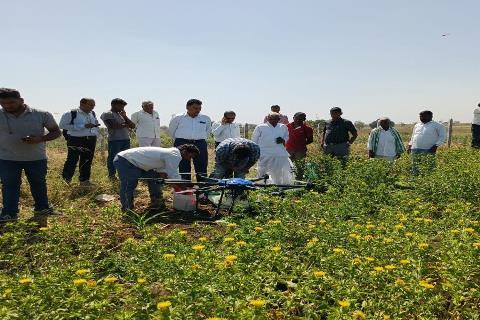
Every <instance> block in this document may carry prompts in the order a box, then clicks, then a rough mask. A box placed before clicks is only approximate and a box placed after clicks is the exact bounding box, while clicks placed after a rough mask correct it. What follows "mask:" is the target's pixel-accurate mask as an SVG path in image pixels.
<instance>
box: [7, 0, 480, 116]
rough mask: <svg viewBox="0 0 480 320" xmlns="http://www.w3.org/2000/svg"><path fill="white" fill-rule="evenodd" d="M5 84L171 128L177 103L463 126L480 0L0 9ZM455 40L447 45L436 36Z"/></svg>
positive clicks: (248, 0)
mask: <svg viewBox="0 0 480 320" xmlns="http://www.w3.org/2000/svg"><path fill="white" fill-rule="evenodd" d="M1 8H2V19H1V21H2V39H3V41H2V46H1V49H0V57H1V61H2V68H1V73H0V86H7V87H14V88H18V89H19V90H21V92H22V93H23V95H24V97H25V99H26V101H27V102H28V103H29V104H30V105H32V106H35V107H39V108H44V109H47V110H49V111H51V112H55V113H61V112H64V111H66V110H69V109H70V108H71V107H74V106H77V105H78V100H79V99H80V98H81V97H83V96H90V97H93V98H95V99H96V101H97V113H100V112H102V111H104V110H107V109H108V108H109V101H110V100H111V99H112V98H114V97H121V98H124V99H125V100H127V101H128V102H129V105H128V106H127V112H128V113H129V114H130V113H132V112H133V111H136V110H137V109H139V106H140V102H141V101H142V100H144V99H150V100H153V101H154V102H155V103H156V106H157V109H158V111H159V112H160V115H161V117H162V124H167V123H168V121H169V120H170V116H171V115H172V114H173V113H180V112H183V111H184V108H185V101H186V100H187V99H189V98H194V97H195V98H199V99H201V100H203V101H204V113H205V114H207V115H209V116H211V117H212V118H213V119H214V120H218V119H220V118H221V115H222V113H223V111H224V110H225V109H234V110H236V111H237V118H238V120H239V121H241V122H245V121H248V122H254V123H255V122H259V121H260V120H261V119H262V118H263V116H264V115H265V113H267V112H268V111H269V106H270V105H272V104H279V105H280V106H282V112H283V113H285V114H288V115H289V116H290V117H291V115H292V114H293V113H294V112H296V111H304V112H306V113H307V116H308V117H309V118H313V119H315V118H326V117H328V110H329V108H330V107H331V106H340V107H342V108H343V109H344V116H345V117H346V118H348V119H351V120H362V121H371V120H373V119H376V118H377V117H378V116H383V115H386V116H390V117H391V118H392V120H394V121H396V122H412V121H415V120H416V119H417V114H418V111H420V110H421V109H423V108H424V107H428V108H429V109H431V110H432V111H433V112H434V114H435V118H436V119H438V120H446V119H448V118H450V117H453V118H454V119H456V120H461V121H470V118H471V113H472V110H473V108H474V107H475V106H476V104H477V103H479V102H480V18H479V13H480V1H478V0H457V1H454V0H451V1H446V0H410V1H405V0H397V1H394V0H364V1H359V0H350V1H346V0H343V1H342V0H335V1H334V0H331V1H322V0H295V1H294V0H281V1H279V0H276V1H273V0H257V1H252V0H237V1H234V0H218V1H214V0H202V1H198V0H190V1H163V0H158V1H154V0H151V1H147V0H137V1H123V0H116V1H112V0H104V1H102V0H82V1H71V0H70V1H69V0H63V1H60V0H55V1H53V0H42V1H33V0H30V1H24V0H15V1H7V0H1ZM445 33H449V34H450V35H449V36H447V37H442V34H445Z"/></svg>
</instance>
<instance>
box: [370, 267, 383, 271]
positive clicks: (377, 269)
mask: <svg viewBox="0 0 480 320" xmlns="http://www.w3.org/2000/svg"><path fill="white" fill-rule="evenodd" d="M373 270H374V271H376V272H382V271H383V270H384V269H383V267H374V268H373Z"/></svg>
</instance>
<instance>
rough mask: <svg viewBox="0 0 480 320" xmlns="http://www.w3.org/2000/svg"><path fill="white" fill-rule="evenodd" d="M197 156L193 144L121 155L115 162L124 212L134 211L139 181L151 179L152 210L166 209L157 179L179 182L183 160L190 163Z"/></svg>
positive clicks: (133, 150)
mask: <svg viewBox="0 0 480 320" xmlns="http://www.w3.org/2000/svg"><path fill="white" fill-rule="evenodd" d="M198 154H199V150H198V148H197V147H195V146H194V145H191V144H184V145H182V146H179V147H178V148H159V147H139V148H132V149H128V150H125V151H121V152H119V153H118V154H117V155H116V156H115V159H114V160H113V163H114V165H115V168H116V169H117V171H118V175H119V178H120V201H121V203H122V211H127V210H133V208H134V193H135V188H136V187H137V185H138V180H139V179H140V178H150V179H152V180H148V181H147V182H148V191H149V193H150V202H151V208H155V209H158V208H163V207H164V206H165V205H164V202H163V197H162V190H161V187H160V184H158V183H157V181H155V179H156V178H163V179H167V178H168V179H180V175H179V174H178V165H179V163H180V161H182V160H187V161H190V160H191V159H192V158H195V157H197V156H198Z"/></svg>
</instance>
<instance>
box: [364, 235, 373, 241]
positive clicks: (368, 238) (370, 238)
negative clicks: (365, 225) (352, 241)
mask: <svg viewBox="0 0 480 320" xmlns="http://www.w3.org/2000/svg"><path fill="white" fill-rule="evenodd" d="M363 239H365V240H367V241H369V240H372V239H373V236H372V235H370V234H367V235H366V236H365V237H363Z"/></svg>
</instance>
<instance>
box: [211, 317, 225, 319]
mask: <svg viewBox="0 0 480 320" xmlns="http://www.w3.org/2000/svg"><path fill="white" fill-rule="evenodd" d="M207 320H225V318H219V317H210V318H207Z"/></svg>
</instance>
